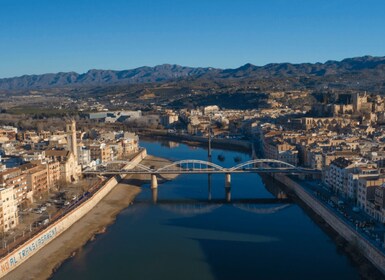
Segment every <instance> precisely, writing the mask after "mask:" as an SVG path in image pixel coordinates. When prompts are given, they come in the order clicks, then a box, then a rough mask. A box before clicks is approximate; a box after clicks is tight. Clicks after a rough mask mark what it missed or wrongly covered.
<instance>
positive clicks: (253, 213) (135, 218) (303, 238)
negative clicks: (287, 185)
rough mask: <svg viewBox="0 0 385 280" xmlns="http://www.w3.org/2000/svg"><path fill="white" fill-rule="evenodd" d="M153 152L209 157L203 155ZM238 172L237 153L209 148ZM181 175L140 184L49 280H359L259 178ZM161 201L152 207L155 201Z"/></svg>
mask: <svg viewBox="0 0 385 280" xmlns="http://www.w3.org/2000/svg"><path fill="white" fill-rule="evenodd" d="M144 146H145V147H146V148H147V150H148V153H149V154H152V155H156V156H160V157H167V158H171V159H173V160H181V159H186V158H188V159H201V160H204V159H207V151H206V150H204V149H202V148H197V149H196V150H191V149H190V148H189V147H187V146H186V145H183V144H181V145H179V147H176V148H173V149H169V148H166V147H164V146H163V147H162V146H161V145H160V144H159V143H157V142H145V143H144ZM219 154H223V155H224V157H225V159H224V160H223V162H221V165H222V166H226V167H229V166H232V165H233V159H234V157H237V156H239V157H241V158H242V162H245V161H247V160H248V159H249V158H250V157H249V156H248V155H247V154H245V153H241V152H234V151H232V152H229V151H225V150H218V149H214V150H213V156H212V158H213V161H214V163H219V162H218V155H219ZM225 181H226V180H225V176H224V175H223V174H212V175H210V176H207V175H203V174H198V175H181V176H179V177H177V178H176V179H175V180H173V181H169V182H166V183H164V184H162V185H160V186H159V188H158V189H157V190H156V191H154V190H151V189H150V187H149V186H148V185H147V186H144V187H143V191H142V192H141V194H140V195H139V196H138V197H137V199H136V200H135V202H134V204H133V205H132V206H130V207H128V208H127V209H126V210H124V211H123V212H122V213H121V214H120V215H119V216H118V218H117V220H116V222H115V224H113V225H112V226H110V227H109V228H108V231H107V232H106V233H105V234H103V235H101V236H99V237H98V238H96V240H95V241H93V242H92V243H90V244H88V245H87V246H86V247H85V248H84V249H83V250H82V251H81V252H80V253H79V254H78V255H76V256H75V257H74V258H72V259H71V260H69V261H67V262H66V263H65V264H64V265H63V266H62V267H61V268H60V269H59V270H58V271H57V273H56V274H55V275H54V276H53V279H55V280H58V279H69V277H70V278H71V279H72V280H77V279H82V280H88V279H93V280H94V279H151V280H153V279H155V280H156V279H167V280H173V279H175V280H179V279H183V280H189V279H191V280H192V279H199V280H202V279H210V280H212V279H220V280H223V279H224V280H227V279H229V280H233V279H242V280H243V279H312V280H313V279H359V277H358V273H357V271H356V269H355V268H354V267H353V266H352V265H351V264H350V263H349V261H348V259H347V258H346V256H345V255H340V254H339V253H338V252H337V250H336V246H335V245H334V243H333V242H331V240H330V239H329V237H328V236H326V235H325V233H324V232H323V231H322V230H320V229H319V228H318V227H317V226H316V225H315V224H314V223H313V222H312V220H311V219H310V218H309V217H308V216H307V215H306V214H305V213H304V212H303V211H302V210H301V208H299V207H298V206H297V205H296V204H294V203H292V202H291V201H290V200H288V199H286V195H285V194H284V192H282V190H280V189H279V186H278V185H277V183H275V182H274V181H271V180H269V179H267V178H264V179H263V180H262V178H261V177H260V176H259V175H257V174H249V173H248V174H233V176H232V177H231V189H230V188H228V190H227V189H226V188H225V186H226V184H225ZM154 202H156V203H154Z"/></svg>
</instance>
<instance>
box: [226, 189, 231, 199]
mask: <svg viewBox="0 0 385 280" xmlns="http://www.w3.org/2000/svg"><path fill="white" fill-rule="evenodd" d="M225 193H226V202H231V187H226V188H225Z"/></svg>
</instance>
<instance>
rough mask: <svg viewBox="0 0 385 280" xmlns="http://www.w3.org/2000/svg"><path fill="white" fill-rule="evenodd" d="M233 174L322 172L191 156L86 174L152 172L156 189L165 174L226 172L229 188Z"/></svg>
mask: <svg viewBox="0 0 385 280" xmlns="http://www.w3.org/2000/svg"><path fill="white" fill-rule="evenodd" d="M232 173H289V174H316V175H318V174H321V171H320V170H316V169H310V168H304V167H298V166H294V165H292V164H289V163H287V162H284V161H279V160H275V159H254V160H249V161H247V162H244V163H240V164H238V165H235V166H233V167H230V168H228V167H222V166H220V165H217V164H215V163H212V162H209V161H204V160H196V159H187V160H180V161H176V162H173V163H171V164H169V165H166V166H163V167H160V168H155V167H154V166H145V165H142V164H140V163H139V164H135V165H134V164H132V163H130V162H129V161H111V162H107V163H103V164H100V165H97V166H95V167H92V168H88V169H86V170H84V171H83V174H97V175H126V174H149V175H151V187H152V188H156V187H157V186H158V183H157V178H156V176H157V175H162V174H226V187H230V182H231V174H232Z"/></svg>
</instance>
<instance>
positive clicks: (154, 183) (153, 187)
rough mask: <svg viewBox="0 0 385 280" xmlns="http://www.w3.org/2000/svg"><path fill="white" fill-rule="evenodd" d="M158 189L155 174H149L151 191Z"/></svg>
mask: <svg viewBox="0 0 385 280" xmlns="http://www.w3.org/2000/svg"><path fill="white" fill-rule="evenodd" d="M156 188H158V179H157V178H156V175H155V174H151V189H156Z"/></svg>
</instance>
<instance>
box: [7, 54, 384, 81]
mask: <svg viewBox="0 0 385 280" xmlns="http://www.w3.org/2000/svg"><path fill="white" fill-rule="evenodd" d="M361 57H372V58H385V55H384V56H374V55H362V56H355V57H345V58H342V59H339V60H336V59H328V60H325V61H323V62H321V61H316V62H297V63H293V62H288V61H284V62H270V63H266V64H263V65H256V64H253V63H249V62H246V63H245V64H242V65H239V66H237V67H234V68H218V67H213V66H189V65H180V64H176V63H163V64H156V65H153V66H148V65H142V66H139V67H134V68H121V69H103V68H90V69H88V70H86V71H83V72H77V71H71V70H70V71H58V72H46V73H31V74H22V75H19V76H12V77H0V80H3V79H13V78H19V77H23V76H40V75H49V74H59V73H76V74H79V75H82V74H86V73H88V72H90V71H93V70H95V71H114V72H119V71H126V70H135V69H140V68H145V67H149V68H154V67H157V66H163V65H171V66H173V65H175V66H180V67H189V68H212V69H218V70H227V69H238V68H240V67H242V66H245V65H247V64H251V65H253V66H256V67H265V66H267V65H270V64H285V63H288V64H292V65H300V64H317V63H320V64H325V63H327V62H329V61H336V62H341V61H343V60H345V59H355V58H361Z"/></svg>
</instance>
